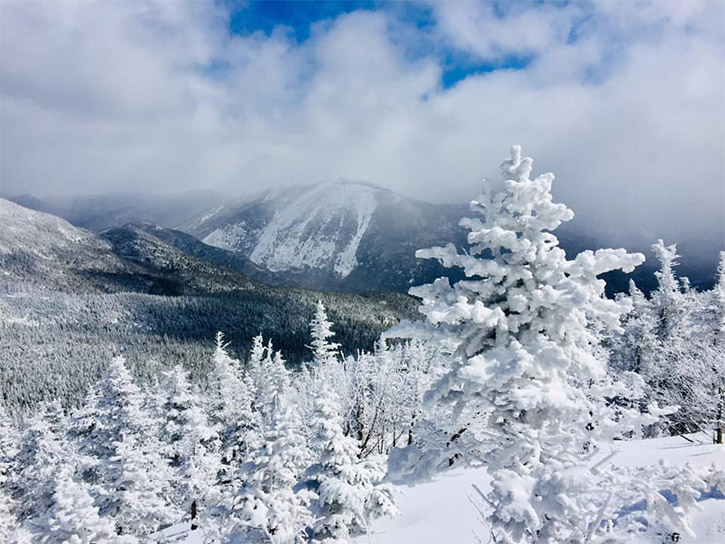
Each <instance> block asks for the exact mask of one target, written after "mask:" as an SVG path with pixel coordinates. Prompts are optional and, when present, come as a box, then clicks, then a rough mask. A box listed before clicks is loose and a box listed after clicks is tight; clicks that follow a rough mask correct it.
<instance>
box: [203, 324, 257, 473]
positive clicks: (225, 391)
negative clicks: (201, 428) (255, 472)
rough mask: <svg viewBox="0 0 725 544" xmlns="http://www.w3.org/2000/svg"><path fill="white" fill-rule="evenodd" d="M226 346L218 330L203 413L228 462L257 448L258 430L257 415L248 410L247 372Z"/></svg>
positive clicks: (250, 390) (250, 387) (250, 384)
mask: <svg viewBox="0 0 725 544" xmlns="http://www.w3.org/2000/svg"><path fill="white" fill-rule="evenodd" d="M227 345H228V344H226V343H225V342H224V336H223V335H222V333H221V332H220V333H218V334H217V342H216V349H215V350H214V358H213V363H214V370H213V375H212V377H211V378H210V380H209V390H208V398H207V401H208V402H207V412H208V414H209V419H210V423H211V425H213V426H215V427H216V428H217V429H218V430H219V434H220V439H221V453H222V461H223V462H224V463H225V464H231V463H234V462H235V461H238V460H239V459H242V458H243V457H244V456H245V455H246V454H247V453H248V452H249V451H251V450H254V449H256V448H258V447H259V445H260V440H261V432H262V430H261V419H260V415H259V413H258V412H255V411H254V410H253V409H252V405H253V402H254V396H255V392H254V383H253V380H252V378H251V376H250V374H249V373H248V372H247V373H245V374H244V375H242V373H241V365H240V362H239V361H237V360H235V359H232V358H231V357H230V356H229V354H228V353H227V351H226V348H227ZM260 345H261V342H260Z"/></svg>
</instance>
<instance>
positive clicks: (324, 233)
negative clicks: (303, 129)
mask: <svg viewBox="0 0 725 544" xmlns="http://www.w3.org/2000/svg"><path fill="white" fill-rule="evenodd" d="M464 211H465V206H441V205H435V204H429V203H426V202H422V201H418V200H415V199H410V198H406V197H403V196H401V195H398V194H396V193H394V192H392V191H390V190H387V189H383V188H381V187H377V186H375V185H371V184H367V183H362V182H353V181H337V182H333V183H323V184H318V185H312V186H289V187H285V188H281V189H276V190H274V191H269V192H267V193H263V194H261V195H258V196H257V197H255V198H251V199H247V200H245V201H243V202H238V203H236V204H234V205H229V206H221V207H215V208H214V209H210V210H208V211H207V212H205V213H203V214H200V215H199V216H198V217H196V218H195V219H193V220H192V221H189V222H187V223H186V224H184V225H182V226H181V229H182V230H185V231H186V232H189V233H190V234H192V235H194V236H196V237H197V238H199V239H200V240H202V241H203V242H205V243H206V244H209V245H212V246H216V247H219V248H222V249H226V250H230V251H235V252H238V253H240V254H241V255H243V256H244V257H246V258H248V259H249V260H250V261H251V262H253V263H255V264H256V265H258V266H260V267H263V268H265V269H267V270H269V271H271V272H274V273H277V274H278V275H279V276H280V277H283V278H285V279H286V280H287V281H288V282H289V283H296V284H299V285H303V286H306V287H316V288H326V289H343V290H353V291H354V290H366V289H393V290H401V291H406V290H407V288H408V287H409V286H410V285H411V284H412V283H420V282H422V281H428V280H429V279H432V277H435V276H434V275H435V274H438V273H439V272H440V270H438V269H437V267H436V265H435V263H434V264H430V263H421V262H420V261H417V260H416V259H415V250H416V249H418V248H419V247H425V246H427V245H431V244H438V243H447V242H449V241H451V240H454V241H459V239H461V237H462V234H463V233H462V231H461V230H460V229H458V227H457V223H458V220H459V219H460V217H461V216H462V215H463V213H464ZM461 241H462V240H461ZM434 268H435V270H433V269H434Z"/></svg>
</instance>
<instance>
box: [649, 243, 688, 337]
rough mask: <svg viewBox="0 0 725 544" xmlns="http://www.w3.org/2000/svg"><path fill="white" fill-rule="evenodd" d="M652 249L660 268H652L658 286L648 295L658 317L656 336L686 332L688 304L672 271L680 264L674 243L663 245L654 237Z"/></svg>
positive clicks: (678, 335) (683, 334)
mask: <svg viewBox="0 0 725 544" xmlns="http://www.w3.org/2000/svg"><path fill="white" fill-rule="evenodd" d="M652 251H653V253H654V254H655V256H656V257H657V259H658V260H659V261H660V269H659V270H658V271H657V272H655V277H656V278H657V289H656V290H655V291H653V292H652V295H651V298H650V300H651V303H652V305H653V309H654V312H655V318H656V319H657V329H656V331H657V337H658V338H659V339H660V340H670V339H671V340H674V339H675V338H676V337H683V336H687V335H688V333H689V332H690V327H689V325H690V323H689V315H688V313H689V312H688V305H687V304H686V303H685V297H684V294H683V292H682V285H681V284H680V282H679V281H678V279H677V276H676V275H675V271H674V268H675V266H677V265H678V264H679V262H678V261H677V258H678V257H679V255H678V254H677V245H676V244H672V245H669V246H666V245H665V244H664V242H663V241H662V240H657V243H655V244H653V245H652Z"/></svg>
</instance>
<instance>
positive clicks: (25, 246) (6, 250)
mask: <svg viewBox="0 0 725 544" xmlns="http://www.w3.org/2000/svg"><path fill="white" fill-rule="evenodd" d="M124 269H125V265H124V263H123V262H122V260H121V259H119V258H118V257H116V256H115V255H114V254H113V253H112V252H111V247H110V245H109V244H108V243H106V242H104V241H103V240H100V239H99V238H97V237H96V236H94V235H93V234H92V233H90V232H88V231H86V230H83V229H79V228H77V227H74V226H73V225H71V224H70V223H68V222H67V221H65V220H63V219H61V218H60V217H56V216H54V215H50V214H46V213H41V212H36V211H33V210H30V209H28V208H24V207H22V206H19V205H17V204H15V203H13V202H10V201H8V200H5V199H1V198H0V277H2V278H3V279H4V280H5V281H6V282H8V283H24V284H28V283H32V284H35V285H37V286H40V287H44V288H56V289H66V288H69V287H72V286H75V285H80V284H84V283H85V284H88V283H89V282H90V281H91V280H90V279H89V274H92V273H93V272H94V271H102V272H104V273H118V272H119V271H122V270H124Z"/></svg>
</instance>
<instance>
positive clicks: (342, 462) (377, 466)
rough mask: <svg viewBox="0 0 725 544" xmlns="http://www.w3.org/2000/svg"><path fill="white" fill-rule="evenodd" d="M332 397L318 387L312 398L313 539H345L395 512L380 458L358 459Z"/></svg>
mask: <svg viewBox="0 0 725 544" xmlns="http://www.w3.org/2000/svg"><path fill="white" fill-rule="evenodd" d="M336 397H337V395H336V394H335V393H333V392H332V390H331V389H330V388H329V387H325V386H323V387H322V389H321V391H320V392H319V393H318V394H317V396H316V400H315V413H314V415H313V419H312V423H311V424H312V427H313V428H314V429H315V432H316V436H315V438H314V439H313V443H312V447H313V448H314V450H315V452H316V454H317V457H318V461H317V463H315V464H314V465H313V466H312V467H310V469H309V470H308V471H307V478H308V484H307V486H308V487H309V488H310V489H312V490H313V491H314V492H315V493H316V495H317V501H316V505H317V508H316V509H315V510H314V514H315V518H316V519H315V523H314V532H315V534H316V537H317V538H320V539H323V540H324V539H327V538H331V539H333V540H339V541H343V542H345V541H347V539H348V537H349V536H350V535H351V534H354V533H361V532H367V530H368V526H369V523H370V521H371V520H373V519H376V518H379V517H384V516H393V515H395V514H396V513H397V509H396V507H395V502H394V500H393V497H392V489H391V488H390V486H388V485H386V484H383V483H382V479H383V477H384V476H385V471H386V467H385V460H384V458H383V457H381V456H375V455H370V456H368V457H367V458H365V459H360V458H359V457H358V452H359V449H360V448H359V445H358V443H357V441H356V440H355V439H354V438H352V437H350V436H345V434H344V433H343V429H342V423H343V420H342V416H341V415H340V405H339V402H338V401H337V398H336Z"/></svg>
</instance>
